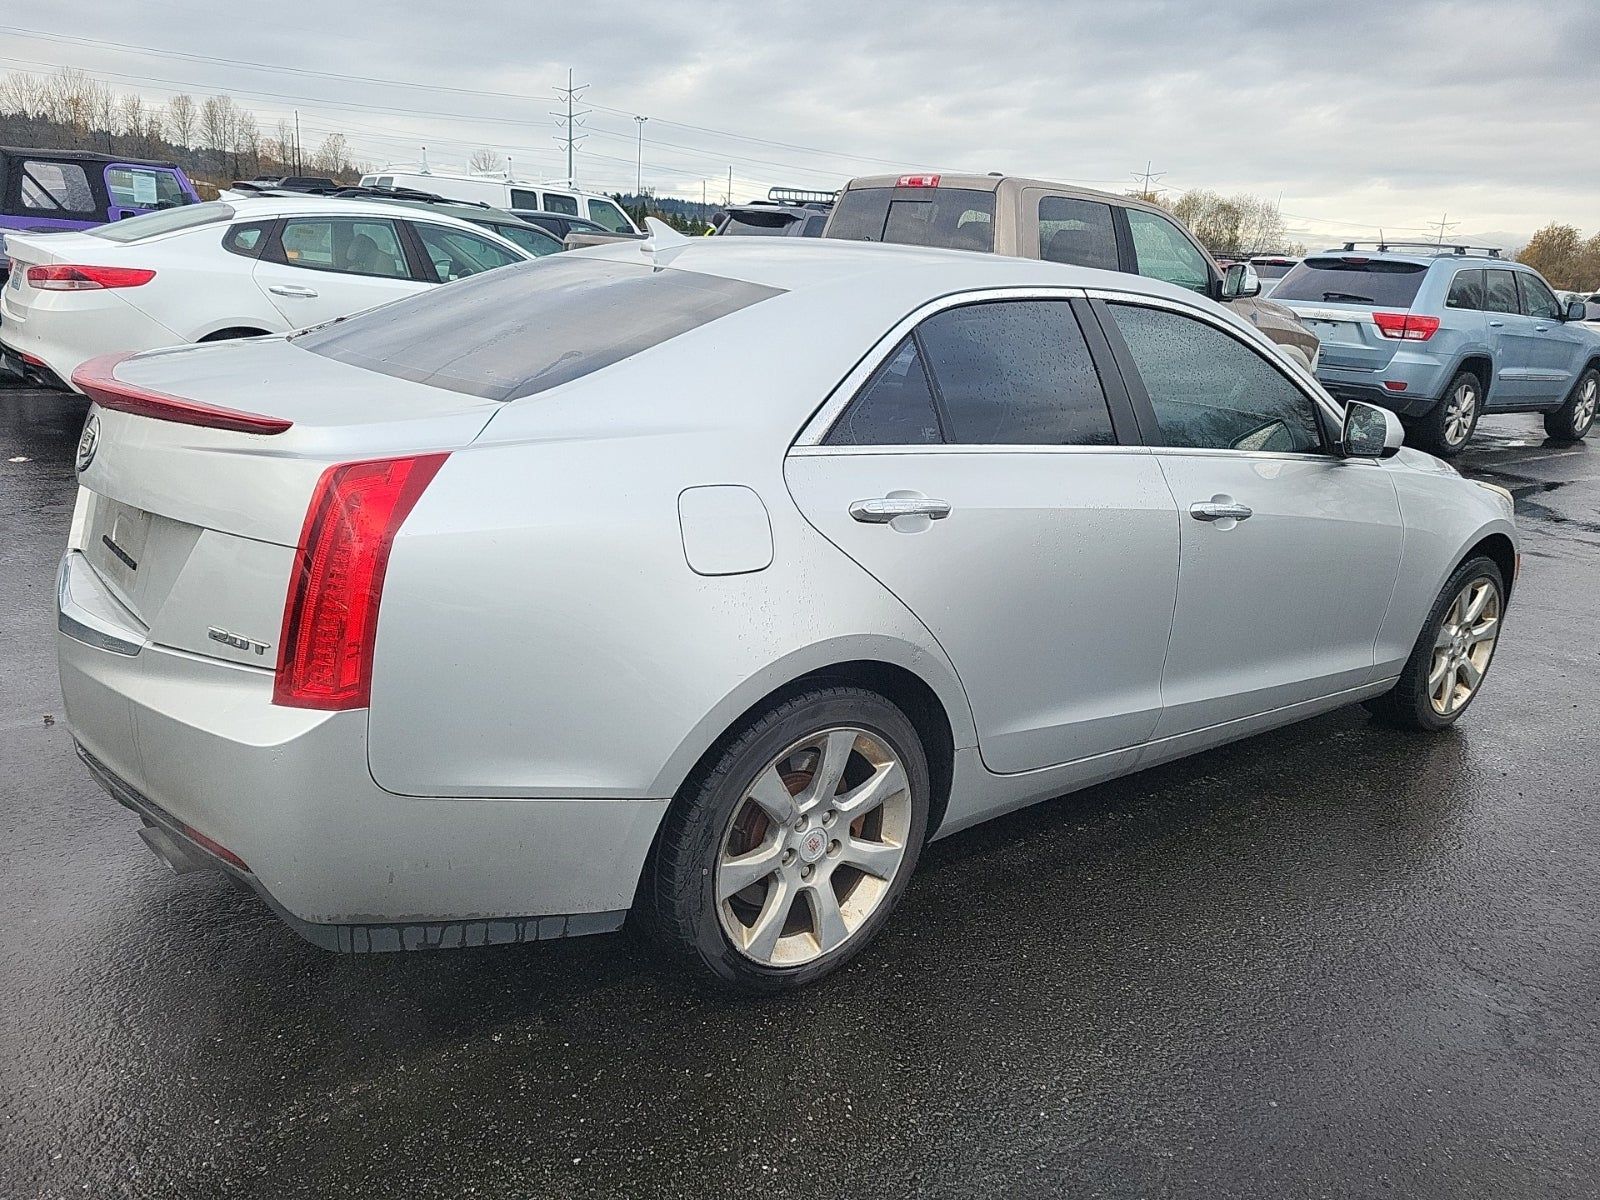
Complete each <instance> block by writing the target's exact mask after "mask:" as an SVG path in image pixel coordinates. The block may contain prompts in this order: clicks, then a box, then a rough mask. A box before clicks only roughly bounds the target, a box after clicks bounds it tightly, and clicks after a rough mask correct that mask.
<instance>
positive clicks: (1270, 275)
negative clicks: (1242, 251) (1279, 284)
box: [1250, 262, 1295, 279]
mask: <svg viewBox="0 0 1600 1200" xmlns="http://www.w3.org/2000/svg"><path fill="white" fill-rule="evenodd" d="M1250 265H1251V266H1252V267H1254V268H1255V269H1256V274H1257V275H1258V276H1259V277H1260V278H1262V279H1282V278H1283V277H1284V276H1285V275H1287V274H1288V273H1289V272H1290V271H1292V270H1294V267H1295V264H1294V263H1260V262H1253V263H1251V264H1250Z"/></svg>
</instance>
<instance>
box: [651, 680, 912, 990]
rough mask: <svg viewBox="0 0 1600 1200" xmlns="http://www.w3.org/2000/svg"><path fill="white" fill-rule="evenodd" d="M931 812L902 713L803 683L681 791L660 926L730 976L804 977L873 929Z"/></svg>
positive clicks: (745, 979) (660, 863)
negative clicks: (797, 692)
mask: <svg viewBox="0 0 1600 1200" xmlns="http://www.w3.org/2000/svg"><path fill="white" fill-rule="evenodd" d="M927 823H928V765H927V759H926V757H925V755H924V753H923V749H922V744H921V742H920V741H919V739H918V737H917V732H916V730H915V728H914V727H913V726H912V724H911V722H910V721H909V720H908V719H907V718H906V716H905V714H904V713H902V712H901V711H900V710H899V709H898V708H896V707H895V706H894V705H893V704H891V703H889V701H887V700H885V699H884V698H883V697H882V696H879V695H877V694H876V693H874V692H869V691H866V690H864V689H862V688H855V687H842V686H841V687H819V688H816V689H814V690H811V691H807V692H805V693H803V694H801V695H798V696H795V697H793V698H791V699H788V700H785V701H783V702H781V703H779V704H776V705H774V706H773V707H772V708H770V709H768V710H767V711H765V712H763V713H761V714H760V715H758V716H756V717H755V718H754V719H752V720H751V721H750V722H749V723H748V724H746V725H745V726H744V727H743V728H742V730H740V731H739V732H738V733H737V734H736V736H734V738H733V739H732V741H731V742H729V743H728V745H727V747H726V748H725V749H724V750H723V751H722V752H721V753H720V754H719V755H717V756H716V759H715V761H713V762H711V763H710V764H709V765H708V766H707V767H706V768H705V769H703V770H701V771H699V772H697V774H696V776H695V777H692V778H691V779H690V780H689V782H688V783H687V784H686V785H685V788H684V790H683V792H682V793H681V794H680V795H679V796H678V799H677V801H676V803H675V804H674V806H673V809H672V811H671V812H670V813H669V815H668V817H667V821H666V824H665V826H664V827H663V829H662V833H661V842H660V845H659V847H658V849H657V857H656V862H655V877H654V884H653V888H652V889H651V890H652V892H653V895H651V896H649V897H647V902H649V901H653V905H654V914H653V915H654V919H655V925H656V930H657V932H658V934H659V936H660V937H661V938H663V939H664V940H665V941H666V942H667V943H668V944H669V945H670V946H672V947H673V948H675V949H677V950H679V951H681V952H682V953H683V954H684V955H685V956H686V957H687V959H688V960H689V961H690V962H692V963H694V962H697V963H699V964H700V965H702V966H703V967H705V968H708V969H709V970H710V971H711V972H712V973H713V974H714V975H715V976H716V977H717V978H718V979H720V980H722V981H723V982H725V983H728V984H732V985H734V986H736V987H739V988H741V989H743V990H746V991H753V992H777V991H783V990H787V989H789V988H794V987H800V986H802V985H804V984H807V983H810V982H812V981H813V980H815V979H817V978H819V977H820V976H823V975H826V974H827V973H828V972H830V971H833V970H835V969H837V968H838V967H840V966H841V965H843V964H844V963H845V962H847V961H849V959H851V958H852V957H854V955H856V954H857V953H858V952H859V951H860V950H861V949H862V948H863V947H864V946H865V945H866V944H867V943H868V942H870V941H871V940H872V938H873V937H874V936H875V935H876V934H877V932H878V930H879V929H880V928H881V927H882V926H883V923H884V921H885V920H887V919H888V916H889V913H890V911H891V910H892V909H893V908H894V906H895V903H896V901H898V900H899V898H900V894H901V893H902V892H903V891H904V890H905V886H906V881H907V880H908V879H909V878H910V876H911V872H912V870H913V869H914V868H915V866H916V863H917V856H918V854H919V852H920V850H921V848H922V839H923V836H924V834H925V832H926V830H927Z"/></svg>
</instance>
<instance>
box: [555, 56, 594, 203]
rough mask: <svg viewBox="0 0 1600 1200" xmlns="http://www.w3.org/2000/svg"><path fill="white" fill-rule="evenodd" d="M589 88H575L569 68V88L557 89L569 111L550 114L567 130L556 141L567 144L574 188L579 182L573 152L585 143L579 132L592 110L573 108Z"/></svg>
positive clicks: (557, 95)
mask: <svg viewBox="0 0 1600 1200" xmlns="http://www.w3.org/2000/svg"><path fill="white" fill-rule="evenodd" d="M588 86H589V85H588V84H587V83H580V84H579V85H578V86H577V87H573V86H572V69H571V68H570V67H569V68H568V69H567V86H566V87H564V88H559V87H558V88H557V89H556V98H557V99H558V100H565V101H566V102H567V111H566V112H564V113H563V112H560V111H556V112H552V113H551V114H550V115H551V116H552V117H554V118H555V119H556V120H558V121H560V122H561V124H562V125H563V126H564V127H565V129H566V132H565V133H560V134H557V135H556V141H557V142H565V143H566V146H567V185H568V186H569V187H574V188H575V187H577V186H578V180H577V171H576V168H575V167H574V166H573V164H572V152H573V150H574V149H575V148H576V147H577V146H579V145H581V144H582V143H583V139H582V138H581V137H578V136H577V132H578V130H579V129H580V128H582V126H583V118H585V117H587V116H588V115H589V113H590V112H591V111H592V110H591V109H587V108H586V109H584V110H583V111H582V112H579V111H578V110H577V109H575V108H574V107H573V105H574V103H575V102H576V101H578V100H581V99H582V98H583V92H584V89H586V88H587V87H588Z"/></svg>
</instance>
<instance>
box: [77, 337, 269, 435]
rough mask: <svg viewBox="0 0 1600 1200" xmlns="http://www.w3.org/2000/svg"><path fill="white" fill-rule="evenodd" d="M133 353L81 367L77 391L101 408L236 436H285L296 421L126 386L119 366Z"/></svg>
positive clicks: (78, 371) (109, 357)
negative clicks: (121, 377)
mask: <svg viewBox="0 0 1600 1200" xmlns="http://www.w3.org/2000/svg"><path fill="white" fill-rule="evenodd" d="M132 357H133V354H132V353H130V352H124V353H121V354H102V355H101V356H100V357H99V358H91V359H90V360H89V361H88V362H86V363H82V364H81V365H79V367H78V369H77V370H76V371H74V372H73V373H72V386H73V387H75V388H77V389H78V390H79V391H80V392H82V393H83V394H84V395H85V396H87V397H89V399H91V400H93V401H94V402H95V403H96V404H98V405H99V406H100V407H101V408H112V409H116V410H117V411H119V412H126V413H132V414H134V416H138V417H150V418H152V419H153V420H157V421H173V422H175V423H177V424H179V425H200V426H203V427H205V428H207V429H231V430H233V431H234V432H235V433H260V434H273V433H282V432H283V431H284V430H286V429H288V428H290V427H291V426H292V425H293V424H294V422H293V421H286V420H284V419H283V418H282V417H266V416H262V415H261V414H260V413H248V412H240V411H239V410H238V409H236V408H220V407H218V406H217V405H214V404H201V403H200V402H199V401H197V400H185V399H183V398H182V397H180V396H169V395H168V394H167V393H166V392H156V391H152V390H150V389H149V388H142V387H139V386H137V385H136V384H131V383H124V382H122V381H121V380H120V379H118V378H117V374H116V372H117V367H118V365H119V364H121V363H122V361H123V360H124V359H128V358H132Z"/></svg>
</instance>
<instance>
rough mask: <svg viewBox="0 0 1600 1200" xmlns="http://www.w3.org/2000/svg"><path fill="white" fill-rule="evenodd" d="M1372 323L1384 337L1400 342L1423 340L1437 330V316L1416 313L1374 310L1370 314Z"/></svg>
mask: <svg viewBox="0 0 1600 1200" xmlns="http://www.w3.org/2000/svg"><path fill="white" fill-rule="evenodd" d="M1372 323H1373V324H1374V325H1376V326H1377V327H1378V332H1379V333H1381V334H1382V335H1383V336H1384V337H1386V338H1395V339H1397V340H1398V341H1402V342H1425V341H1427V340H1428V339H1429V338H1431V337H1432V336H1433V335H1434V334H1436V333H1438V332H1439V318H1438V317H1423V316H1418V315H1417V314H1416V313H1386V312H1375V313H1373V314H1372Z"/></svg>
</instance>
